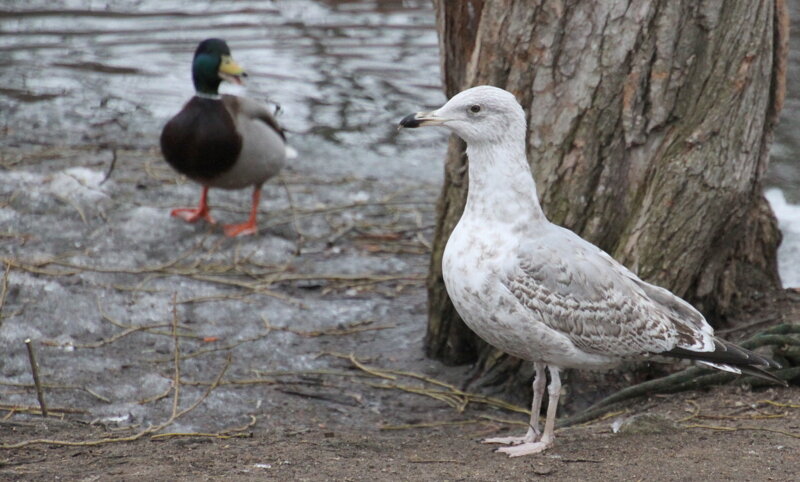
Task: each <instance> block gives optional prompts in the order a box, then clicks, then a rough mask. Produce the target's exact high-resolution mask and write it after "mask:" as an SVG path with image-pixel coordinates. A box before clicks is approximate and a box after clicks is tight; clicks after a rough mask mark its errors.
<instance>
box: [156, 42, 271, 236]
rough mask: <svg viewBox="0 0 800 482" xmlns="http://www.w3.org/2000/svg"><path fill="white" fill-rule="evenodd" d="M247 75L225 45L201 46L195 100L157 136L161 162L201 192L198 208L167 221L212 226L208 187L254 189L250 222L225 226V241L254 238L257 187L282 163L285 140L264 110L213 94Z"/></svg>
mask: <svg viewBox="0 0 800 482" xmlns="http://www.w3.org/2000/svg"><path fill="white" fill-rule="evenodd" d="M246 75H247V74H246V73H245V71H244V69H243V68H242V67H240V66H239V64H237V63H236V62H235V61H234V60H233V58H232V57H231V50H230V48H228V44H227V43H225V41H224V40H221V39H216V38H211V39H206V40H203V41H202V42H200V45H198V46H197V50H196V51H195V53H194V60H193V61H192V80H193V81H194V88H195V95H194V97H192V98H191V99H190V100H189V102H187V103H186V105H184V106H183V109H181V111H180V112H178V114H177V115H176V116H175V117H173V118H172V119H170V120H169V122H167V124H166V125H165V126H164V130H163V131H162V132H161V152H162V153H163V154H164V158H165V159H166V161H167V162H168V163H169V165H170V166H172V167H173V168H174V169H175V170H176V171H178V172H180V173H181V174H184V175H185V176H187V177H188V178H189V179H192V180H193V181H195V182H197V183H199V184H200V185H201V186H202V188H203V190H202V193H201V195H200V205H199V206H198V207H197V208H177V209H173V210H172V212H171V213H170V214H171V215H172V216H179V217H181V218H183V219H185V220H186V221H188V222H195V221H197V220H198V219H205V220H206V221H208V222H209V223H212V224H214V223H215V221H214V219H213V218H212V217H211V212H210V209H209V207H208V190H209V189H210V188H212V187H214V188H221V189H242V188H245V187H247V186H253V200H252V208H251V210H250V219H249V220H248V221H247V222H246V223H242V224H231V225H226V226H225V227H224V229H225V234H226V235H228V236H239V235H246V234H254V233H256V231H257V228H256V214H257V212H258V203H259V200H260V198H261V186H262V185H263V184H264V182H266V181H267V180H268V179H269V178H271V177H272V176H274V175H275V174H277V173H278V171H280V170H281V168H282V167H283V164H284V162H285V160H286V136H285V135H284V132H283V129H282V128H281V126H280V125H279V124H278V122H277V121H276V120H275V118H274V117H273V116H272V113H271V112H270V111H269V109H268V107H267V106H266V105H264V104H262V103H261V102H259V101H257V100H254V99H249V98H247V97H239V96H235V95H227V94H222V95H221V94H219V92H218V88H219V84H220V83H221V82H222V81H223V80H224V81H228V82H231V83H234V84H239V85H241V84H242V83H243V81H242V78H243V77H245V76H246Z"/></svg>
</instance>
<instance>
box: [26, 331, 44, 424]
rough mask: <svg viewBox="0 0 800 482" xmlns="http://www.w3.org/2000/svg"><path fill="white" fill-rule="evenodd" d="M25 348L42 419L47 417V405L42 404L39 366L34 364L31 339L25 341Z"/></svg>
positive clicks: (34, 357)
mask: <svg viewBox="0 0 800 482" xmlns="http://www.w3.org/2000/svg"><path fill="white" fill-rule="evenodd" d="M25 347H26V348H27V349H28V360H29V361H30V362H31V372H33V384H34V385H35V386H36V398H37V399H39V407H40V408H41V409H42V417H47V405H46V404H45V403H44V392H43V391H42V384H41V382H40V381H39V365H38V364H37V363H36V356H35V355H34V354H33V344H32V343H31V339H30V338H28V339H26V340H25Z"/></svg>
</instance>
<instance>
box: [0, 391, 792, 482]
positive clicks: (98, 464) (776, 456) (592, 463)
mask: <svg viewBox="0 0 800 482" xmlns="http://www.w3.org/2000/svg"><path fill="white" fill-rule="evenodd" d="M798 398H800V389H797V388H796V387H795V388H793V389H780V390H767V391H763V392H760V393H752V392H750V391H746V390H741V389H738V388H735V387H725V388H718V389H714V390H712V391H710V392H706V393H685V394H681V395H677V396H670V397H665V398H657V399H653V400H648V401H647V402H642V403H640V404H637V405H636V406H634V407H631V413H638V414H642V413H644V414H646V415H647V417H648V419H649V420H647V421H642V420H641V419H640V423H638V424H633V425H631V426H630V427H629V428H628V429H625V428H623V429H622V430H621V432H620V433H612V430H611V425H612V423H611V419H609V420H606V421H603V422H598V423H595V424H591V425H589V426H586V427H576V428H570V429H565V430H561V431H559V432H558V433H557V439H556V442H557V445H556V447H555V448H553V449H552V450H550V451H549V452H547V453H546V454H544V455H539V456H528V457H520V458H516V459H509V458H507V457H506V456H505V455H501V454H496V453H493V452H492V449H491V447H489V446H487V445H482V444H480V443H479V442H478V440H479V439H480V438H481V437H484V436H487V435H493V434H495V433H497V432H498V431H503V430H505V428H506V427H503V426H501V425H499V424H495V423H492V422H482V423H474V424H465V425H449V426H439V427H436V428H414V429H406V430H378V428H377V427H371V428H363V429H361V430H354V429H353V428H352V427H350V428H346V427H340V428H336V429H332V428H329V427H322V426H319V425H312V424H309V423H308V419H306V418H305V417H297V416H296V415H297V414H295V416H294V417H292V414H291V413H289V414H285V415H286V417H285V418H282V420H281V422H280V423H279V424H270V425H268V424H258V425H256V426H255V427H253V428H252V429H251V430H249V431H248V432H247V437H246V438H231V439H227V440H219V439H209V438H201V437H188V438H170V439H166V440H157V441H156V440H139V441H136V442H131V443H117V444H105V445H101V446H93V447H91V446H90V447H52V446H47V445H37V446H31V447H28V448H25V449H18V450H12V451H4V452H3V453H2V454H0V457H2V458H1V459H0V476H2V477H3V478H4V479H5V480H23V479H24V480H54V479H56V478H59V477H60V478H62V479H66V480H108V479H109V478H114V479H120V480H132V479H134V478H137V479H143V480H212V479H219V478H235V479H237V480H270V479H277V480H321V479H336V480H532V479H536V478H538V477H544V476H547V478H548V479H551V480H587V479H591V480H682V481H688V480H698V481H700V480H703V481H706V480H750V481H752V480H787V481H788V480H796V475H797V474H798V473H800V457H798V456H797V454H798V450H800V439H798V438H797V437H798V436H797V433H798V432H799V431H800V406H798V405H795V406H794V407H793V408H789V407H778V406H773V405H768V404H765V403H763V402H760V400H765V399H768V400H772V401H780V402H781V403H783V402H786V401H794V402H795V403H796V402H797V400H798ZM319 409H320V410H326V409H327V408H326V407H325V406H324V404H320V406H319ZM695 410H699V414H700V416H698V417H695V418H694V419H691V420H687V421H685V422H681V423H676V421H678V420H681V419H685V418H686V417H689V416H691V415H692V413H695ZM413 411H414V410H413V407H408V406H405V407H404V406H398V407H396V413H395V415H396V416H400V417H403V416H405V417H409V416H413V415H412V414H411V413H409V412H413ZM397 412H399V413H397ZM476 413H478V412H476V411H470V413H469V415H471V416H473V417H474V416H475V415H476ZM631 413H628V414H626V415H623V416H622V417H623V418H628V417H630V416H631ZM766 414H773V415H775V416H778V418H772V419H769V418H758V417H764V416H766ZM440 415H441V416H442V418H445V419H448V420H453V421H456V420H464V419H465V418H468V417H464V416H460V415H457V414H456V413H454V412H451V413H449V414H447V413H441V414H440ZM706 416H707V417H708V418H705V417H706ZM440 420H441V419H440ZM693 425H706V426H715V427H719V426H726V427H751V428H749V429H748V428H740V429H739V430H735V431H734V430H730V431H729V430H715V429H710V428H689V427H691V426H693ZM1 426H2V428H3V430H2V431H0V442H15V441H19V440H27V439H32V438H38V437H49V438H65V439H70V440H90V439H97V438H100V437H104V436H106V435H108V432H106V431H103V430H102V429H101V428H100V427H96V426H94V427H93V426H88V425H85V424H78V423H76V422H72V421H58V420H50V421H47V422H44V421H37V420H35V419H26V420H24V421H19V422H10V421H6V422H3V423H2V424H1ZM515 429H516V428H515ZM768 430H776V432H772V431H768ZM777 431H788V432H794V434H795V435H794V437H791V436H788V435H785V434H783V433H778V432H777Z"/></svg>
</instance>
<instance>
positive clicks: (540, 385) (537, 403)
mask: <svg viewBox="0 0 800 482" xmlns="http://www.w3.org/2000/svg"><path fill="white" fill-rule="evenodd" d="M545 366H546V365H545V364H544V363H542V362H534V364H533V368H534V369H535V370H536V374H535V375H534V376H533V403H532V404H531V421H530V424H529V425H528V433H526V434H525V435H523V436H522V437H494V438H487V439H484V440H483V443H485V444H504V445H518V444H522V443H530V442H537V441H539V438H540V437H541V433H540V432H539V412H540V411H541V410H542V398H544V389H545V387H546V386H547V375H545V372H544V369H545Z"/></svg>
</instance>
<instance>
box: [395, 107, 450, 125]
mask: <svg viewBox="0 0 800 482" xmlns="http://www.w3.org/2000/svg"><path fill="white" fill-rule="evenodd" d="M446 120H447V119H445V118H444V117H439V116H437V115H436V111H431V112H417V113H415V114H409V115H407V116H405V117H403V119H402V120H401V121H400V125H399V126H398V129H401V128H403V127H407V128H409V129H413V128H415V127H423V126H440V125H442V124H444V121H446Z"/></svg>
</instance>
